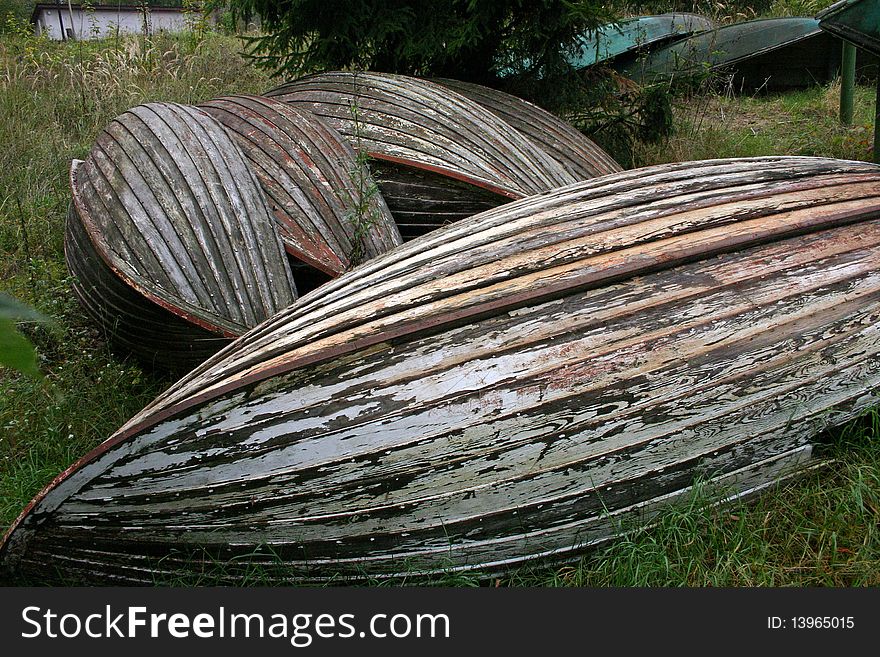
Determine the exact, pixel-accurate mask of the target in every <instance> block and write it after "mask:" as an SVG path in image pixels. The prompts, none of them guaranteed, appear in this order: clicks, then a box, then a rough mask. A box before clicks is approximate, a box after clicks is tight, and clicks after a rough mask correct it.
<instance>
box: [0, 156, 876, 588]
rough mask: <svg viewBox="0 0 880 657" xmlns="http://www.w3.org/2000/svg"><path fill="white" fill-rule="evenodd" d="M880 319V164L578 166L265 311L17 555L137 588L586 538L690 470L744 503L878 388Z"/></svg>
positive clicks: (485, 556)
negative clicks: (528, 193)
mask: <svg viewBox="0 0 880 657" xmlns="http://www.w3.org/2000/svg"><path fill="white" fill-rule="evenodd" d="M878 320H880V168H878V167H877V166H874V165H869V164H865V163H856V162H845V161H839V160H828V159H818V158H756V159H743V160H715V161H706V162H696V163H680V164H672V165H663V166H658V167H650V168H646V169H641V170H635V171H626V172H621V173H617V174H612V175H609V176H605V177H602V178H599V179H593V180H590V181H583V182H580V183H577V184H574V185H570V186H567V187H563V188H560V189H557V190H554V191H552V192H550V193H547V194H542V195H539V196H536V197H530V198H526V199H523V200H522V201H518V202H515V203H511V204H509V205H506V206H504V207H501V208H496V209H494V210H491V211H488V212H485V213H483V214H481V215H478V216H475V217H472V218H470V219H467V220H464V221H462V222H459V223H457V224H454V225H452V226H450V227H448V228H445V229H443V230H440V231H436V232H435V233H432V234H430V235H426V236H424V237H422V238H420V239H417V240H413V241H411V242H409V243H407V244H405V245H403V246H401V247H399V248H397V249H394V250H393V251H390V252H388V253H386V254H384V255H382V256H379V257H377V258H375V259H373V260H372V261H370V262H368V263H366V264H365V265H363V266H362V267H360V268H358V269H357V270H354V271H352V272H350V273H348V274H345V275H343V276H341V277H339V278H337V279H335V280H334V281H331V282H330V283H328V284H326V285H325V286H323V287H322V288H321V289H320V290H317V291H315V292H313V293H312V294H310V295H308V296H306V297H303V298H301V299H300V300H298V301H297V302H296V303H295V304H293V305H292V306H290V307H289V308H287V309H285V310H283V311H281V312H279V313H278V314H277V315H275V316H274V317H272V318H270V319H269V320H267V321H266V322H264V323H263V324H261V325H260V326H258V327H256V328H255V329H254V330H252V331H251V332H249V333H248V334H246V335H245V336H243V337H242V338H241V339H239V340H237V341H236V342H234V343H232V344H231V345H229V346H228V347H226V348H225V349H224V350H223V351H222V352H220V353H218V354H217V355H216V356H214V357H213V358H212V359H210V360H209V361H208V362H206V363H204V364H203V365H201V366H199V367H198V368H197V369H196V370H195V371H193V372H192V373H191V374H189V375H187V376H186V377H184V378H183V379H181V380H180V381H179V382H178V383H177V384H175V385H174V386H172V387H171V388H170V389H169V390H168V391H166V392H165V393H164V394H163V395H161V396H160V397H159V398H158V399H157V400H156V401H155V402H153V403H152V404H151V405H150V406H148V407H147V408H146V409H144V411H142V412H141V413H140V414H139V415H137V416H136V417H134V418H132V420H131V421H130V422H129V423H128V424H127V425H126V426H124V427H122V428H121V429H120V430H119V431H118V432H117V433H116V434H115V435H114V436H112V437H111V438H109V439H108V440H107V441H105V442H104V443H103V444H102V445H101V446H99V448H97V449H96V450H95V451H94V452H93V453H91V454H90V455H88V456H86V457H85V458H83V459H82V460H81V461H79V462H78V463H77V464H75V465H73V466H71V468H69V469H68V470H67V471H65V472H64V473H62V474H61V475H59V477H58V478H56V480H55V481H54V482H53V483H52V484H51V485H50V486H49V487H48V488H47V489H46V490H45V491H44V492H43V493H41V495H39V496H38V497H37V498H36V499H35V500H34V501H33V502H32V503H31V505H30V506H29V508H28V509H26V510H25V512H24V513H23V514H22V515H21V517H20V518H19V520H18V521H17V522H16V524H15V525H14V527H13V528H12V530H11V531H10V532H9V534H8V535H7V537H6V539H5V541H4V543H3V545H2V547H0V563H2V565H3V566H4V567H5V568H7V569H8V570H11V571H14V572H16V573H20V574H28V573H36V572H39V573H41V575H44V574H45V564H46V563H49V562H51V563H56V564H58V565H59V568H61V569H62V570H63V571H64V572H65V573H67V574H68V575H70V576H73V577H79V578H82V579H85V580H88V581H96V580H100V581H109V582H129V583H135V582H149V581H151V579H152V578H153V577H154V576H155V575H156V574H157V573H161V574H164V575H169V576H175V575H179V574H181V573H183V572H185V571H186V569H187V567H188V565H187V564H188V562H187V561H186V559H185V556H186V555H185V554H181V553H180V552H179V550H184V551H186V550H187V549H191V550H194V551H201V550H205V551H207V552H208V553H209V554H212V555H215V556H216V558H219V559H221V560H223V561H224V563H226V564H227V565H232V564H233V563H242V564H250V565H253V564H259V565H261V566H263V567H265V568H267V569H268V570H267V572H268V573H269V576H270V577H277V578H278V579H282V578H289V577H291V576H293V575H296V576H300V577H302V578H303V579H304V580H322V579H327V578H332V577H335V576H341V577H344V578H346V577H351V578H358V577H364V576H377V577H383V576H391V575H396V574H414V573H430V572H440V571H446V570H464V569H481V570H486V571H493V570H503V569H505V568H509V567H511V566H512V565H514V564H517V563H521V562H523V561H524V560H528V559H534V558H538V557H546V556H553V557H556V558H563V557H565V556H567V555H570V554H572V553H575V552H576V551H577V550H580V549H582V548H583V547H584V546H585V545H590V544H594V543H595V542H597V541H601V540H605V539H607V538H608V537H610V536H612V535H614V533H615V531H616V522H617V521H618V520H620V519H622V518H624V517H628V516H636V517H638V518H640V519H642V520H646V519H647V518H649V517H650V516H651V514H653V513H655V512H656V511H657V510H659V509H661V508H663V506H664V505H665V504H666V503H668V502H669V500H671V499H674V498H675V497H676V496H678V495H682V494H685V493H686V492H687V491H688V490H690V487H691V486H692V484H693V481H694V478H695V476H704V477H706V478H709V479H711V480H712V481H715V482H717V483H719V484H721V485H724V486H725V487H730V493H731V494H733V495H738V494H745V493H748V492H749V491H754V490H756V489H760V488H761V487H763V486H766V485H768V482H771V481H773V480H775V479H776V478H777V477H779V476H782V475H784V474H785V473H786V472H789V471H791V470H793V469H797V468H798V467H803V464H804V462H805V459H806V458H807V457H808V455H809V449H810V440H811V438H812V437H814V436H815V435H816V434H817V433H818V432H820V431H821V430H823V429H824V428H825V427H826V426H829V425H833V424H835V423H838V422H842V421H845V420H847V419H849V418H852V417H854V416H855V415H857V414H858V413H860V412H861V411H862V410H864V409H865V408H866V407H868V406H869V405H870V404H872V403H874V401H875V399H876V398H875V397H874V393H875V392H876V391H877V390H878V389H880V340H878V336H880V333H878V331H880V329H878V326H880V324H878ZM261 549H262V550H264V552H262V553H261V552H260V550H261ZM261 554H262V555H265V556H261ZM227 572H228V574H229V577H230V578H232V579H234V578H235V577H236V576H237V575H236V573H237V572H238V571H236V570H235V569H234V568H230V569H229V570H228V571H227Z"/></svg>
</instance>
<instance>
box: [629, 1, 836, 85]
mask: <svg viewBox="0 0 880 657" xmlns="http://www.w3.org/2000/svg"><path fill="white" fill-rule="evenodd" d="M613 66H614V68H616V69H617V70H618V71H619V72H620V73H622V74H623V75H625V76H627V77H630V78H632V79H634V80H636V81H638V82H643V83H651V82H656V81H659V80H668V79H670V78H681V79H684V80H688V79H691V78H693V77H694V76H702V75H705V74H706V73H707V72H710V71H711V72H715V73H722V72H723V73H730V74H731V85H732V88H733V89H734V90H735V91H740V90H741V91H745V92H753V91H757V90H766V91H781V90H786V89H799V88H803V87H808V86H811V85H814V84H819V83H823V82H828V81H830V80H831V79H833V78H834V76H835V75H836V74H837V71H838V69H839V68H840V43H839V41H838V40H837V39H835V38H833V37H832V36H831V35H829V34H826V33H824V32H823V31H822V30H820V29H819V23H818V21H816V20H815V19H813V18H765V19H759V20H753V21H746V22H744V23H734V24H732V25H725V26H722V27H719V28H717V29H715V30H711V31H708V32H701V33H699V34H695V35H693V36H691V37H689V38H688V39H685V40H684V41H678V42H676V43H673V44H670V45H668V46H666V47H664V48H660V49H658V50H654V51H652V52H649V53H647V54H646V55H638V56H627V57H621V58H619V59H618V60H617V61H615V62H614V64H613Z"/></svg>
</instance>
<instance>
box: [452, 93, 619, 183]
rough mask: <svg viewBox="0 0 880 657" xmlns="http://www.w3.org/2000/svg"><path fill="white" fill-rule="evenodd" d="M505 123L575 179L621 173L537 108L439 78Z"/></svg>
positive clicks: (588, 142) (583, 138) (598, 151)
mask: <svg viewBox="0 0 880 657" xmlns="http://www.w3.org/2000/svg"><path fill="white" fill-rule="evenodd" d="M435 81H436V82H437V83H439V84H442V85H443V86H444V87H449V88H450V89H453V90H455V91H456V92H458V93H460V94H461V95H462V96H467V97H468V98H470V99H471V100H473V101H474V102H476V103H479V104H480V105H482V106H483V107H485V108H486V109H488V110H489V111H490V112H492V113H494V114H496V115H497V116H498V117H499V118H501V119H503V120H504V121H507V123H509V124H510V125H512V126H513V127H514V128H516V129H517V130H519V131H520V132H521V133H522V134H524V135H525V136H526V137H527V138H528V139H530V140H531V141H533V142H534V143H535V144H537V145H538V146H539V147H540V148H542V149H543V150H544V151H545V152H546V153H548V154H549V155H550V156H551V157H553V159H555V160H556V161H557V162H559V163H560V164H561V165H562V166H563V167H565V169H566V170H568V172H569V173H571V174H572V175H573V176H575V178H577V179H578V180H587V179H589V178H595V177H597V176H604V175H606V174H609V173H615V172H617V171H620V170H621V166H620V165H619V164H618V163H617V162H616V161H615V160H614V158H612V157H611V156H610V155H608V153H606V152H605V151H603V150H602V149H601V148H600V147H599V146H597V145H596V143H595V142H593V141H592V140H591V139H589V138H588V137H587V136H586V135H584V134H583V133H582V132H580V131H579V130H577V129H576V128H574V127H573V126H571V125H570V124H568V123H566V122H565V121H563V120H562V119H560V118H558V117H556V116H554V115H553V114H551V113H550V112H548V111H546V110H544V109H541V108H540V107H538V106H537V105H533V104H532V103H530V102H528V101H526V100H523V99H522V98H518V97H516V96H512V95H510V94H507V93H504V92H503V91H498V90H497V89H491V88H489V87H484V86H482V85H479V84H473V83H470V82H461V81H460V80H448V79H438V80H435Z"/></svg>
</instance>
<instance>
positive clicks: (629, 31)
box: [568, 13, 714, 69]
mask: <svg viewBox="0 0 880 657" xmlns="http://www.w3.org/2000/svg"><path fill="white" fill-rule="evenodd" d="M713 27H714V24H713V23H712V21H711V20H709V19H708V18H705V17H703V16H698V15H696V14H688V13H670V14H660V15H658V16H639V17H636V18H632V19H629V20H625V21H620V22H619V23H610V24H608V25H602V26H601V27H599V28H598V29H597V30H596V31H595V32H590V33H588V34H585V35H583V36H581V38H580V39H579V43H578V48H579V50H578V52H577V54H573V55H571V56H570V57H569V58H568V61H569V63H570V64H571V65H572V66H573V67H574V68H576V69H580V68H586V67H588V66H594V65H595V64H601V63H602V62H607V61H610V60H612V59H614V58H616V57H619V56H621V55H626V54H633V53H640V52H646V51H648V50H650V49H652V48H656V47H658V46H660V45H665V44H669V43H671V42H674V41H678V40H680V39H683V38H685V37H688V36H690V35H692V34H698V33H700V32H706V31H708V30H711V29H712V28H713Z"/></svg>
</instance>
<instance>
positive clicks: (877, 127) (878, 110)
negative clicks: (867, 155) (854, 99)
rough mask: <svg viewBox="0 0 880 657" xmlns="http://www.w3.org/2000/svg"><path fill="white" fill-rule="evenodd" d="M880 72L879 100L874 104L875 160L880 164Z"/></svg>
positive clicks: (879, 81)
mask: <svg viewBox="0 0 880 657" xmlns="http://www.w3.org/2000/svg"><path fill="white" fill-rule="evenodd" d="M878 138H880V73H878V74H877V102H876V103H875V104H874V161H875V162H876V163H877V164H880V139H878Z"/></svg>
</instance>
